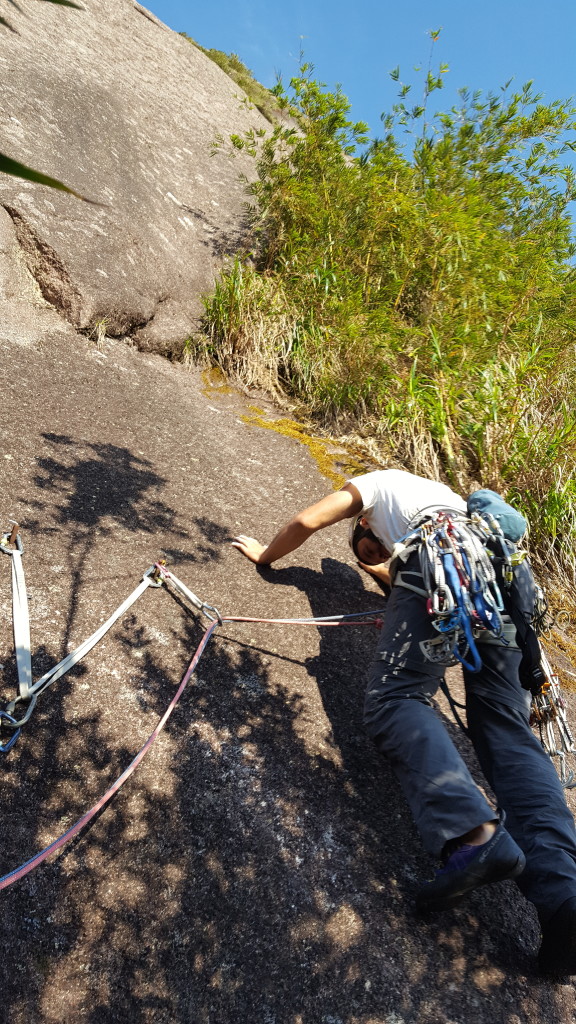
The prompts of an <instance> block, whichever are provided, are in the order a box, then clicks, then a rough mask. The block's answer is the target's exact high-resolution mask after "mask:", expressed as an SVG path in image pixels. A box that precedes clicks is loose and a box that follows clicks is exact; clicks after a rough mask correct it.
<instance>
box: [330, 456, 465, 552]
mask: <svg viewBox="0 0 576 1024" xmlns="http://www.w3.org/2000/svg"><path fill="white" fill-rule="evenodd" d="M348 483H350V484H354V487H356V488H357V489H358V491H359V492H360V495H361V497H362V513H363V515H365V516H366V519H367V520H368V523H369V524H370V529H371V530H372V531H373V533H374V534H375V535H376V536H377V537H378V539H379V540H380V541H381V542H382V544H383V545H384V547H385V548H386V550H387V551H388V552H390V554H391V553H392V550H393V548H394V545H395V544H396V543H397V542H398V541H399V540H400V539H401V538H402V537H403V536H404V534H405V533H407V532H408V528H409V525H410V521H411V520H412V519H414V518H415V517H416V516H417V515H418V513H419V512H423V511H424V510H425V511H426V512H433V511H434V510H435V509H441V508H450V509H456V510H457V511H458V512H465V511H466V502H465V501H464V499H463V498H461V497H460V495H459V494H456V493H455V491H453V490H451V488H450V487H448V486H447V485H446V484H441V483H438V481H437V480H426V479H425V478H424V477H421V476H414V474H413V473H405V472H404V470H402V469H378V470H376V472H375V473H364V475H363V476H356V477H353V478H352V479H351V480H349V481H348Z"/></svg>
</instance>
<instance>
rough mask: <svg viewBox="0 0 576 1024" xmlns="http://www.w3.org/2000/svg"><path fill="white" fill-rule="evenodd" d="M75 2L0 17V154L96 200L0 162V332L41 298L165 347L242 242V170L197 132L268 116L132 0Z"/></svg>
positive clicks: (22, 5)
mask: <svg viewBox="0 0 576 1024" xmlns="http://www.w3.org/2000/svg"><path fill="white" fill-rule="evenodd" d="M83 6H84V10H81V11H79V10H74V9H71V8H67V7H62V6H56V5H53V4H39V3H37V2H36V0H21V2H20V0H19V6H18V8H16V7H12V6H10V8H9V11H8V12H6V20H7V21H9V22H10V26H11V28H12V31H10V29H9V28H6V27H3V26H1V25H0V73H1V76H2V92H1V95H0V151H1V152H4V153H6V154H7V155H8V156H10V157H13V158H14V159H17V160H19V161H21V162H22V163H25V164H28V165H29V166H32V167H34V168H35V169H37V170H40V171H42V172H43V173H45V174H48V175H51V176H53V177H56V178H59V179H60V180H62V181H64V182H65V183H66V184H67V185H69V186H70V187H71V188H74V189H75V190H76V191H78V192H80V193H81V194H82V195H85V196H89V197H90V198H91V199H94V200H95V201H96V202H98V203H100V204H103V205H89V204H88V203H83V202H81V201H79V200H77V199H75V198H74V197H73V196H70V195H67V194H65V193H61V192H56V191H54V190H52V189H49V188H47V187H45V186H41V185H36V184H32V183H27V182H24V181H21V180H19V179H17V178H12V177H9V176H8V175H4V174H0V213H1V218H0V269H1V271H2V276H1V279H0V322H1V324H3V325H4V326H3V327H0V329H2V330H4V331H5V330H7V329H8V328H7V327H6V325H7V324H12V323H14V324H15V325H16V330H18V324H19V323H21V324H22V325H24V326H23V328H22V331H21V335H22V336H21V337H20V338H16V339H15V340H20V341H25V340H26V336H27V329H26V326H25V325H26V324H27V323H28V322H31V321H35V322H36V324H37V329H40V330H41V329H42V327H43V325H44V324H48V325H50V329H53V317H54V309H56V310H57V311H58V313H59V314H60V318H61V319H62V318H63V319H64V320H65V321H66V324H69V325H71V326H72V327H74V328H76V329H86V328H88V329H90V328H91V327H93V325H94V324H95V323H96V322H98V321H103V322H104V324H105V329H106V333H107V334H108V335H110V336H116V337H121V336H130V337H131V338H132V339H133V341H134V342H135V343H136V344H137V345H138V347H139V348H142V349H144V350H148V351H156V352H160V353H162V354H165V355H172V354H177V353H178V351H179V350H180V349H181V347H182V344H183V341H184V339H185V338H186V337H187V336H188V335H189V334H190V333H191V331H193V330H194V329H195V327H196V326H197V318H198V314H199V312H200V310H201V303H200V296H201V294H202V293H203V292H205V291H207V290H209V289H210V287H211V285H212V283H213V280H214V277H215V275H216V274H217V272H218V269H219V267H220V266H221V264H222V260H223V259H224V258H225V256H226V255H227V254H229V253H231V252H233V251H234V250H235V248H236V247H237V246H238V245H239V243H240V241H241V238H242V232H243V202H244V200H245V197H244V192H243V186H242V184H241V182H240V175H241V174H242V173H244V174H250V173H253V168H252V166H251V162H249V159H248V158H244V157H243V156H242V155H240V156H239V157H237V158H236V159H231V158H230V156H229V155H228V153H227V151H224V150H220V151H217V152H216V154H215V155H211V153H212V149H211V146H212V143H213V141H214V140H215V138H216V136H217V135H221V136H223V137H224V138H226V137H227V136H228V135H229V134H230V133H231V132H238V133H241V132H242V131H244V130H245V129H247V128H248V127H250V126H254V127H256V128H259V127H266V126H269V125H268V122H267V121H266V120H265V119H264V118H263V117H262V115H261V114H260V113H259V112H258V111H257V110H256V109H255V108H253V107H251V106H250V104H249V103H248V102H247V100H246V98H245V96H244V94H243V93H242V91H241V90H240V89H239V87H238V86H237V85H236V84H235V83H234V82H232V81H231V80H230V79H229V78H228V76H227V75H226V74H224V72H223V71H221V70H220V68H218V67H217V66H216V65H215V64H214V63H213V62H212V61H210V60H209V59H208V58H207V57H206V56H205V55H204V54H203V53H201V51H199V50H197V49H196V47H194V46H193V45H191V44H190V43H189V42H188V41H187V40H186V39H184V38H182V37H180V36H179V35H178V34H177V33H175V32H173V31H172V30H171V29H169V28H167V26H165V25H164V24H162V22H160V21H159V20H158V19H157V18H156V17H155V16H154V15H153V14H151V13H150V12H149V11H147V10H146V9H145V8H143V7H141V6H140V5H139V4H137V3H134V2H133V0H84V4H83ZM47 303H48V307H47V305H46V304H47ZM63 326H64V327H65V326H66V325H63Z"/></svg>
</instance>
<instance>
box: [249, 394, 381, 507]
mask: <svg viewBox="0 0 576 1024" xmlns="http://www.w3.org/2000/svg"><path fill="white" fill-rule="evenodd" d="M248 408H249V410H250V415H249V416H248V415H244V416H241V419H242V422H243V423H248V424H250V425H251V426H257V427H263V428H264V429H265V430H274V431H275V432H276V433H277V434H282V435H283V436H284V437H291V438H293V439H294V440H295V441H299V442H300V444H303V445H305V446H306V447H307V448H308V451H309V452H310V454H311V456H312V458H313V459H314V461H315V462H316V465H317V466H318V469H319V470H320V472H321V473H322V474H323V476H325V477H327V478H328V480H330V481H331V483H332V484H333V485H334V488H335V489H338V488H340V487H342V486H343V485H344V484H345V483H346V480H348V479H349V478H350V477H351V476H358V475H360V474H361V473H366V472H367V465H366V463H365V462H363V461H361V459H360V457H358V456H357V455H355V454H352V453H351V452H350V451H349V450H348V449H347V448H346V447H345V446H344V445H343V444H342V442H341V441H336V440H334V439H331V438H320V437H314V436H312V435H311V434H309V433H308V432H307V428H306V427H305V425H304V424H302V423H297V422H296V420H290V419H288V418H287V417H281V418H280V419H276V420H268V419H266V415H265V413H264V411H263V410H262V409H260V408H258V406H255V405H251V406H249V407H248ZM335 446H336V447H337V448H338V451H337V452H336V453H335V452H334V451H332V452H331V451H330V449H331V448H334V447H335Z"/></svg>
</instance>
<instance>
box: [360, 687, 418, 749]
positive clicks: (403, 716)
mask: <svg viewBox="0 0 576 1024" xmlns="http://www.w3.org/2000/svg"><path fill="white" fill-rule="evenodd" d="M424 707H425V708H427V709H431V708H432V707H433V705H432V700H431V693H427V692H425V690H423V689H421V688H414V689H412V690H411V691H410V692H403V693H401V692H398V690H393V691H390V690H382V689H370V688H368V691H367V693H366V701H365V704H364V728H365V729H366V732H367V733H368V735H369V736H370V738H371V739H373V740H374V742H377V741H378V737H381V736H383V735H384V734H386V733H388V734H390V733H391V732H398V733H399V734H400V736H401V737H402V740H403V742H404V741H405V740H406V738H407V736H408V735H409V732H410V729H411V728H412V727H413V724H414V720H415V718H419V717H420V715H419V709H422V708H424Z"/></svg>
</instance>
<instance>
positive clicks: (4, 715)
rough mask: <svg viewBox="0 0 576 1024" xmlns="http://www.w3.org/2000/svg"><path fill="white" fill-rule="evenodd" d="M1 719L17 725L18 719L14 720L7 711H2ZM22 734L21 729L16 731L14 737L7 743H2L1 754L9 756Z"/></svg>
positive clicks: (0, 745) (0, 744)
mask: <svg viewBox="0 0 576 1024" xmlns="http://www.w3.org/2000/svg"><path fill="white" fill-rule="evenodd" d="M0 718H7V719H8V721H9V722H11V723H12V725H16V719H15V718H13V717H12V715H9V714H8V712H7V711H0ZM21 732H22V728H21V727H20V728H19V729H15V730H14V735H13V736H11V737H10V739H9V740H8V742H7V743H0V754H7V753H8V751H9V750H11V749H12V747H13V746H14V744H15V743H16V740H17V739H18V737H19V735H20V733H21Z"/></svg>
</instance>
